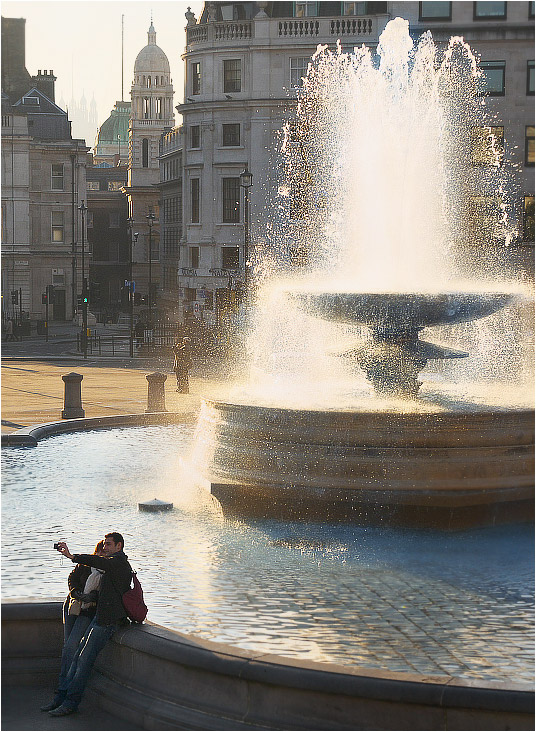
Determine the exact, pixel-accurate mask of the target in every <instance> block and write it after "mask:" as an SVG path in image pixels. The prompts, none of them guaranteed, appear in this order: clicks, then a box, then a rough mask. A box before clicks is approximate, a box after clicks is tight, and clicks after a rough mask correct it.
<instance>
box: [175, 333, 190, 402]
mask: <svg viewBox="0 0 536 732" xmlns="http://www.w3.org/2000/svg"><path fill="white" fill-rule="evenodd" d="M173 354H174V355H175V362H174V363H173V371H174V372H175V376H176V377H177V391H178V392H179V393H180V394H188V392H189V391H190V387H189V384H188V371H189V369H190V367H191V365H192V358H191V356H190V339H189V338H187V337H186V338H183V339H182V343H175V345H174V346H173Z"/></svg>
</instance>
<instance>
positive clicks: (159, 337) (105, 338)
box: [76, 323, 179, 356]
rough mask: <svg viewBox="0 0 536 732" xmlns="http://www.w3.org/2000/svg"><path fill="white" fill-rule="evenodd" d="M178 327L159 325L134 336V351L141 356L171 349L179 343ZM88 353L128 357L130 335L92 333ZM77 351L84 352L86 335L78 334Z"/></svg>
mask: <svg viewBox="0 0 536 732" xmlns="http://www.w3.org/2000/svg"><path fill="white" fill-rule="evenodd" d="M178 333H179V330H178V326H177V325H174V324H172V323H163V324H157V325H155V326H154V328H152V329H145V330H144V331H143V333H141V332H138V334H137V335H134V350H135V351H137V352H138V354H139V355H143V354H144V353H147V352H148V351H153V350H158V349H161V348H166V347H169V348H170V347H171V346H172V345H173V344H174V343H176V341H177V337H178ZM86 338H87V353H88V354H89V355H91V356H128V355H129V352H130V334H125V335H102V334H100V333H97V332H96V331H92V333H91V335H89V336H87V337H86ZM76 350H77V351H78V352H79V353H82V352H83V350H84V334H83V333H77V334H76Z"/></svg>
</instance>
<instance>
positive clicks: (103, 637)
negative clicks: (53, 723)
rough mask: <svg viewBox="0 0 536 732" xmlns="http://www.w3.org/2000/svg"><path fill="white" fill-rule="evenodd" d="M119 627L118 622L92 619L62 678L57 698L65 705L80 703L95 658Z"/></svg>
mask: <svg viewBox="0 0 536 732" xmlns="http://www.w3.org/2000/svg"><path fill="white" fill-rule="evenodd" d="M118 627H119V625H118V624H117V623H112V624H111V625H97V623H96V622H95V618H93V620H92V621H91V623H90V625H89V627H88V628H87V630H86V633H85V634H84V636H83V638H82V640H81V641H80V642H79V644H78V648H77V649H76V652H75V654H74V657H73V660H72V663H71V666H70V668H69V671H68V672H67V674H66V675H65V677H64V678H63V679H61V678H60V686H59V691H58V695H57V697H56V700H57V701H60V702H61V703H62V704H63V705H64V706H65V707H69V709H76V708H77V707H78V705H79V704H80V701H81V699H82V694H83V693H84V689H85V688H86V684H87V682H88V681H89V677H90V674H91V671H92V669H93V664H94V663H95V659H96V658H97V656H98V654H99V653H100V651H101V650H102V649H103V648H104V646H105V645H106V643H107V642H108V641H109V639H110V638H111V637H112V635H113V634H114V633H115V631H116V630H117V629H118ZM71 635H72V632H71Z"/></svg>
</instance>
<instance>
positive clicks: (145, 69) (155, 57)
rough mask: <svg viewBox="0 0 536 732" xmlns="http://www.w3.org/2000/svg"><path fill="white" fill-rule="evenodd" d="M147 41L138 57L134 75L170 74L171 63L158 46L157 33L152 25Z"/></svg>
mask: <svg viewBox="0 0 536 732" xmlns="http://www.w3.org/2000/svg"><path fill="white" fill-rule="evenodd" d="M147 40H148V42H147V45H146V46H145V47H144V48H142V49H141V51H140V52H139V53H138V55H137V56H136V61H135V62H134V74H147V73H163V74H169V61H168V58H167V56H166V54H165V53H164V52H163V51H162V49H161V48H160V47H159V46H157V45H156V31H155V29H154V27H153V24H152V23H151V26H150V28H149V31H148V33H147Z"/></svg>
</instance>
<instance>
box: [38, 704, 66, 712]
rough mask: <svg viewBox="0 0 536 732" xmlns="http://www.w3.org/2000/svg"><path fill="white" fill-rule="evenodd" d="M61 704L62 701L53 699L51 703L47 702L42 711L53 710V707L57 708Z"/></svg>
mask: <svg viewBox="0 0 536 732" xmlns="http://www.w3.org/2000/svg"><path fill="white" fill-rule="evenodd" d="M59 706H61V702H57V701H53V702H50V704H46V705H45V706H44V707H41V711H42V712H51V711H52V710H53V709H57V708H58V707H59Z"/></svg>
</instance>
